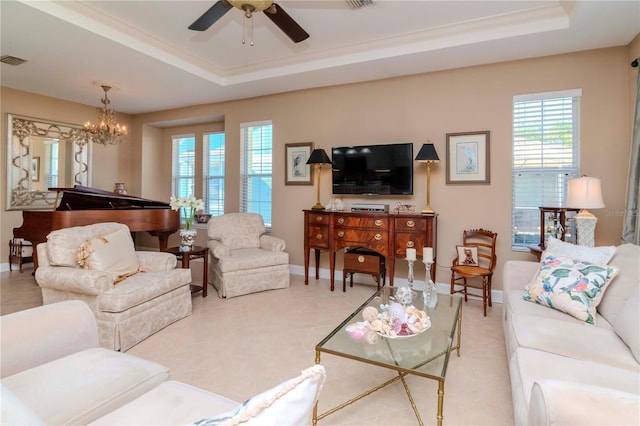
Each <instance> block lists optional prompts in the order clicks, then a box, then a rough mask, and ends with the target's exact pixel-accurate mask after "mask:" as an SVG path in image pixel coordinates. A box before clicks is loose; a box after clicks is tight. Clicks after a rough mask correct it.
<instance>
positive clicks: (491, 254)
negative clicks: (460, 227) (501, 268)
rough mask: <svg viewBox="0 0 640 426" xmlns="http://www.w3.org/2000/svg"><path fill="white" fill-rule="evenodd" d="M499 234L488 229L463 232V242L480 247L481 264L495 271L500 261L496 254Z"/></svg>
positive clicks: (479, 257) (465, 244) (479, 260)
mask: <svg viewBox="0 0 640 426" xmlns="http://www.w3.org/2000/svg"><path fill="white" fill-rule="evenodd" d="M497 239H498V234H497V233H495V232H492V231H488V230H486V229H470V230H465V231H464V232H463V234H462V244H463V245H464V246H475V247H477V248H478V263H479V266H481V267H483V268H487V269H488V270H490V271H493V270H494V269H495V267H496V263H497V261H498V259H497V256H496V240H497Z"/></svg>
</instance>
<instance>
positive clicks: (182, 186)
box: [171, 135, 196, 198]
mask: <svg viewBox="0 0 640 426" xmlns="http://www.w3.org/2000/svg"><path fill="white" fill-rule="evenodd" d="M172 140H173V148H172V149H173V151H172V158H173V166H172V181H171V187H172V188H173V196H175V197H177V198H182V197H188V196H190V195H195V194H194V193H193V191H194V189H195V188H194V185H195V180H196V167H195V166H196V139H195V137H194V136H193V135H186V136H173V137H172Z"/></svg>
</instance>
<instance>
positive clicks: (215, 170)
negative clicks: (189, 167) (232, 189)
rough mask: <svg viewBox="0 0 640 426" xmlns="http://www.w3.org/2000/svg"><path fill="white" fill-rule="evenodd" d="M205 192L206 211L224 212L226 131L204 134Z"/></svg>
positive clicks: (211, 212) (216, 213)
mask: <svg viewBox="0 0 640 426" xmlns="http://www.w3.org/2000/svg"><path fill="white" fill-rule="evenodd" d="M203 145H204V156H203V159H204V167H203V173H204V176H203V183H204V184H203V192H204V211H205V213H208V214H211V215H213V216H220V215H222V214H224V133H205V135H204V144H203Z"/></svg>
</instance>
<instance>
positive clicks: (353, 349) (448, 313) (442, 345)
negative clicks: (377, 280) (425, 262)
mask: <svg viewBox="0 0 640 426" xmlns="http://www.w3.org/2000/svg"><path fill="white" fill-rule="evenodd" d="M398 288H399V287H383V288H382V289H381V290H379V291H377V292H376V293H374V295H373V296H371V297H370V298H369V300H367V301H366V302H365V303H363V304H362V306H360V307H359V308H358V309H357V310H356V311H355V312H354V313H352V314H351V315H350V316H349V317H348V318H347V319H345V320H344V321H343V322H342V323H341V324H340V325H339V326H338V327H337V328H336V329H335V330H333V331H332V332H331V333H330V334H329V335H328V336H327V337H325V338H324V339H323V340H322V341H321V342H320V343H318V344H317V345H316V360H315V361H316V364H319V363H320V354H321V353H323V352H324V353H327V354H332V355H336V356H340V357H343V358H348V359H351V360H354V361H360V362H364V363H367V364H373V365H377V366H379V367H384V368H388V369H391V370H395V371H397V372H398V375H397V376H396V377H393V378H392V379H390V380H388V381H386V382H384V383H382V384H380V385H378V386H376V387H374V388H372V389H370V390H368V391H366V392H364V393H362V394H360V395H358V396H356V397H354V398H352V399H350V400H348V401H346V402H344V403H343V404H340V405H338V406H337V407H335V408H332V409H331V410H329V411H326V412H324V413H322V414H318V404H317V403H316V405H315V407H314V410H313V424H314V425H315V424H317V421H318V420H321V419H323V418H325V417H326V416H328V415H330V414H333V413H335V412H336V411H338V410H341V409H343V408H345V407H347V406H348V405H350V404H352V403H354V402H356V401H358V400H360V399H362V398H364V397H365V396H367V395H370V394H372V393H373V392H376V391H378V390H380V389H382V388H383V387H385V386H387V385H390V384H391V383H394V382H396V381H398V380H400V381H402V384H403V386H404V388H405V391H406V393H407V396H408V397H409V402H410V403H411V407H412V408H413V411H414V413H415V415H416V418H417V419H418V423H419V424H420V425H422V424H423V422H422V419H421V418H420V413H419V412H418V409H417V407H416V405H415V403H414V401H413V397H412V396H411V392H410V390H409V387H408V386H407V383H406V381H405V376H406V375H408V374H412V375H416V376H420V377H424V378H427V379H432V380H437V381H438V413H437V417H436V418H437V422H438V425H441V424H442V409H443V405H444V380H445V376H446V373H447V365H448V363H449V356H450V354H451V352H452V351H453V350H455V351H456V353H457V355H458V356H460V335H461V325H462V303H461V300H462V299H461V297H459V296H450V295H447V294H438V304H437V305H436V307H435V308H429V309H425V308H424V306H423V301H422V293H421V292H417V293H416V294H415V296H414V299H413V302H412V305H414V306H415V307H416V308H418V309H420V310H424V311H426V312H427V314H428V315H429V317H430V319H431V327H430V328H429V329H427V330H426V331H424V332H422V333H420V334H417V335H413V336H410V337H402V338H388V337H383V336H379V339H378V342H377V343H373V344H370V343H366V342H365V339H356V338H353V337H351V336H350V334H349V333H348V332H347V331H346V330H345V328H346V327H347V326H348V325H349V324H353V323H356V322H361V321H364V320H363V317H362V311H363V310H364V309H365V308H367V307H369V306H373V307H375V308H377V309H378V310H380V305H381V304H388V303H389V302H391V301H392V299H390V296H392V295H393V293H394V292H395V291H396V289H398ZM456 330H457V333H456ZM454 339H455V340H456V342H455V345H454Z"/></svg>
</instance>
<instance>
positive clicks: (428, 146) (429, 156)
mask: <svg viewBox="0 0 640 426" xmlns="http://www.w3.org/2000/svg"><path fill="white" fill-rule="evenodd" d="M416 161H419V162H421V163H426V164H427V206H426V207H425V208H424V209H423V210H422V214H434V213H435V212H434V211H433V209H432V208H431V164H432V163H438V162H439V161H440V158H438V153H437V152H436V147H435V146H434V145H433V144H432V143H425V144H424V145H422V148H420V152H418V155H416Z"/></svg>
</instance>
